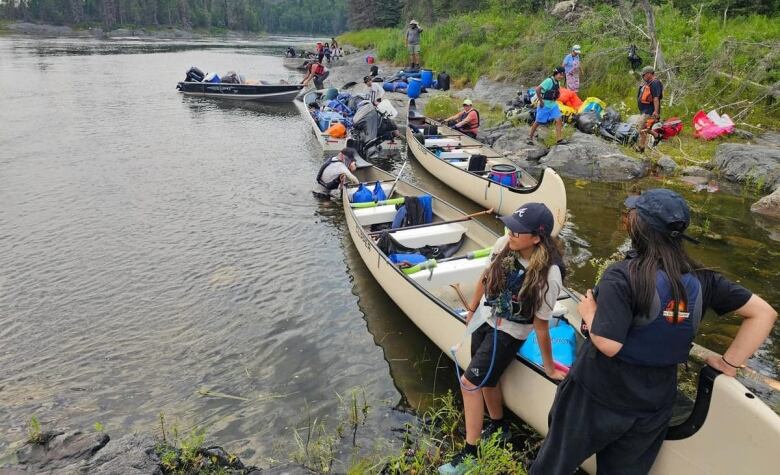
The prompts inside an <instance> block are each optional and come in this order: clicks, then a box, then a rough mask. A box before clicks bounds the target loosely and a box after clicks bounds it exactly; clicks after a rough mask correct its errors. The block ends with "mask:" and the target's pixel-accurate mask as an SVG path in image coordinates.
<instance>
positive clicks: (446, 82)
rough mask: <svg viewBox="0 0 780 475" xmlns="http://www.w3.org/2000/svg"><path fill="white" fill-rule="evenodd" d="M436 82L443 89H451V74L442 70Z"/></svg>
mask: <svg viewBox="0 0 780 475" xmlns="http://www.w3.org/2000/svg"><path fill="white" fill-rule="evenodd" d="M436 83H437V85H438V86H439V89H441V90H442V91H449V90H450V75H449V74H447V73H446V72H444V71H442V72H440V73H439V75H438V76H437V77H436Z"/></svg>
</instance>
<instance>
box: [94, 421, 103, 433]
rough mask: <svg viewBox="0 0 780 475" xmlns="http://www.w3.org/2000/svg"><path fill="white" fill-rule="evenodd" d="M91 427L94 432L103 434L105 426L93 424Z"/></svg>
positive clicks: (97, 423) (98, 423)
mask: <svg viewBox="0 0 780 475" xmlns="http://www.w3.org/2000/svg"><path fill="white" fill-rule="evenodd" d="M93 427H94V428H95V432H105V426H103V424H101V423H100V422H95V425H94V426H93Z"/></svg>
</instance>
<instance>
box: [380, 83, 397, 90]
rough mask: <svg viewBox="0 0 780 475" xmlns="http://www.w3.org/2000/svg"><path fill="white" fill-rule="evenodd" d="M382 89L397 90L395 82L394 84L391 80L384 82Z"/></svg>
mask: <svg viewBox="0 0 780 475" xmlns="http://www.w3.org/2000/svg"><path fill="white" fill-rule="evenodd" d="M382 89H384V90H385V91H387V92H393V91H395V84H393V83H391V82H386V83H384V84H382Z"/></svg>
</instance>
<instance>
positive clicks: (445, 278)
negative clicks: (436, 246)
mask: <svg viewBox="0 0 780 475" xmlns="http://www.w3.org/2000/svg"><path fill="white" fill-rule="evenodd" d="M489 263H490V258H489V257H482V258H479V259H472V260H468V259H458V260H457V261H450V262H442V263H441V264H438V265H437V266H436V267H434V268H433V274H431V271H429V270H422V271H419V272H415V273H414V274H411V275H410V276H409V277H410V278H411V279H412V280H414V281H416V282H417V283H418V284H420V285H422V286H423V287H424V288H425V289H426V290H433V289H437V288H440V287H444V286H447V285H450V284H458V283H462V284H468V285H472V284H473V283H474V282H476V281H477V279H479V276H480V275H482V271H483V270H485V266H487V265H488V264H489ZM429 277H430V278H431V280H428V278H429Z"/></svg>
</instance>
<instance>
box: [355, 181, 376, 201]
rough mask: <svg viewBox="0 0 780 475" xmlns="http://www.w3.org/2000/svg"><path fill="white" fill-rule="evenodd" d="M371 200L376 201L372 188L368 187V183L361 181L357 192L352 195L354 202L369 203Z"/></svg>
mask: <svg viewBox="0 0 780 475" xmlns="http://www.w3.org/2000/svg"><path fill="white" fill-rule="evenodd" d="M369 201H374V195H373V193H371V190H369V189H368V188H366V185H364V184H362V183H361V184H360V186H359V187H358V189H357V191H356V192H355V194H354V195H352V202H353V203H367V202H369Z"/></svg>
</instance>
